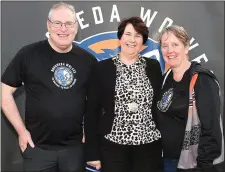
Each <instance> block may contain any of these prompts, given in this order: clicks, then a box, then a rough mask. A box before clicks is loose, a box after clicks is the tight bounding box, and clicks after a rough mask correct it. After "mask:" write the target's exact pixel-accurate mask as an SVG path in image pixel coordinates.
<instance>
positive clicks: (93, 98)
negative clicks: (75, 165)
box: [84, 64, 100, 161]
mask: <svg viewBox="0 0 225 172" xmlns="http://www.w3.org/2000/svg"><path fill="white" fill-rule="evenodd" d="M99 114H100V105H99V100H98V70H97V64H96V65H95V66H94V67H93V68H92V71H91V77H90V84H89V89H88V96H87V110H86V113H85V116H84V133H85V160H86V161H96V160H100V150H99V144H98V137H97V127H98V116H99Z"/></svg>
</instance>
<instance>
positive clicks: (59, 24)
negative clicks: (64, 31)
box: [48, 19, 77, 28]
mask: <svg viewBox="0 0 225 172" xmlns="http://www.w3.org/2000/svg"><path fill="white" fill-rule="evenodd" d="M48 21H50V22H51V23H52V26H53V27H55V28H61V27H62V26H63V25H64V26H65V27H66V28H73V27H74V25H75V23H76V22H77V21H75V22H66V23H62V22H60V21H51V20H50V19H48Z"/></svg>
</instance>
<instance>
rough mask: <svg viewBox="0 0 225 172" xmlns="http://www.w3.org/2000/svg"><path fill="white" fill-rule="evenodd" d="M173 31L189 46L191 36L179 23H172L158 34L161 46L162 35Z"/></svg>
mask: <svg viewBox="0 0 225 172" xmlns="http://www.w3.org/2000/svg"><path fill="white" fill-rule="evenodd" d="M168 32H170V33H172V34H174V35H175V36H176V37H177V38H178V39H179V40H180V41H181V42H182V43H183V45H184V46H188V45H189V43H190V38H189V36H188V33H187V31H186V30H185V29H184V28H183V27H182V26H178V25H171V26H169V27H167V28H165V29H164V30H163V31H162V32H161V33H160V34H159V35H158V38H157V40H158V43H159V45H160V46H161V43H162V42H161V41H162V36H163V34H164V33H168Z"/></svg>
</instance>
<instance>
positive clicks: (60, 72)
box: [51, 63, 76, 89]
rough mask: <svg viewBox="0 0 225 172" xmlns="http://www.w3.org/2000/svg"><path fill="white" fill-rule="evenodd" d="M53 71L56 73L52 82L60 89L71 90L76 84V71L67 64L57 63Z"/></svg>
mask: <svg viewBox="0 0 225 172" xmlns="http://www.w3.org/2000/svg"><path fill="white" fill-rule="evenodd" d="M51 71H52V72H54V76H53V77H52V81H53V83H54V84H55V85H56V86H57V87H59V88H62V89H69V88H71V87H72V86H73V85H74V84H75V82H76V79H75V78H74V74H75V73H76V70H75V69H74V68H73V67H72V66H71V65H69V64H67V63H57V64H56V65H54V66H53V67H52V70H51Z"/></svg>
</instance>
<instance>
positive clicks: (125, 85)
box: [105, 55, 161, 145]
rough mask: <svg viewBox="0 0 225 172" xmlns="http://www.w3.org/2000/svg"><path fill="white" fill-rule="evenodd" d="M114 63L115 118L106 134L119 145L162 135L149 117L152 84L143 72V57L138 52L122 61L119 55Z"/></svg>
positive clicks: (151, 140)
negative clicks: (132, 59)
mask: <svg viewBox="0 0 225 172" xmlns="http://www.w3.org/2000/svg"><path fill="white" fill-rule="evenodd" d="M112 59H113V61H114V64H115V65H116V68H117V69H116V86H115V109H114V112H115V118H114V121H113V125H112V130H111V133H109V134H107V135H105V138H106V139H108V140H110V141H112V142H115V143H118V144H122V145H140V144H147V143H150V142H153V141H154V140H158V139H159V138H160V137H161V134H160V132H159V130H158V129H157V128H156V125H155V123H154V121H153V120H152V112H151V107H152V100H153V95H154V93H153V88H152V86H151V83H150V81H149V79H148V77H147V75H146V71H145V68H146V60H145V59H144V58H143V57H142V56H141V55H139V58H138V60H137V61H136V62H135V63H134V64H131V65H126V64H124V63H122V62H121V61H120V59H119V55H117V56H115V57H113V58H112Z"/></svg>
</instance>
